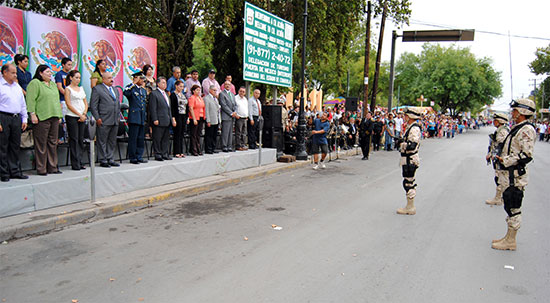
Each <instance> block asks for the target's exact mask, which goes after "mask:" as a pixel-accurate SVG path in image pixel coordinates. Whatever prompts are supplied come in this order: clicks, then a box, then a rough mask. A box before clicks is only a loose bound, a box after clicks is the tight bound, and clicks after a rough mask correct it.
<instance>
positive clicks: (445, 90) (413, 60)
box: [396, 43, 502, 115]
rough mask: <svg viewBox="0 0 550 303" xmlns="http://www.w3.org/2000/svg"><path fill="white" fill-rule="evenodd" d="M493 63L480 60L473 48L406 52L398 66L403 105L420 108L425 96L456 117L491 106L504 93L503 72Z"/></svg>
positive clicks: (426, 48)
mask: <svg viewBox="0 0 550 303" xmlns="http://www.w3.org/2000/svg"><path fill="white" fill-rule="evenodd" d="M491 63H492V62H491V60H490V59H489V58H481V59H476V58H475V56H474V55H473V54H472V53H471V52H470V49H469V48H459V47H456V46H454V45H453V46H451V47H448V48H445V47H442V46H440V45H436V44H429V43H426V44H424V46H423V50H422V53H421V54H420V55H414V54H410V53H405V54H403V55H402V56H401V57H400V58H399V60H398V62H397V64H396V72H397V76H396V84H397V85H399V86H400V87H401V100H404V101H403V102H402V103H406V104H408V105H417V102H416V98H418V97H419V96H420V94H423V95H424V96H426V97H428V98H429V99H431V100H435V101H436V103H437V104H438V106H439V107H440V108H441V110H442V111H446V110H447V109H448V110H449V111H450V113H451V114H452V115H455V114H456V112H457V111H467V110H475V109H477V108H479V107H481V106H483V105H485V104H491V103H492V102H493V99H494V98H497V97H499V96H500V95H501V94H502V84H501V78H500V77H501V75H500V72H497V71H495V70H494V69H493V68H492V66H491Z"/></svg>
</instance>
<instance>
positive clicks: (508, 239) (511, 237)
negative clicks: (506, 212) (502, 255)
mask: <svg viewBox="0 0 550 303" xmlns="http://www.w3.org/2000/svg"><path fill="white" fill-rule="evenodd" d="M517 232H518V231H517V230H514V229H512V228H510V227H508V233H507V234H506V236H505V237H504V239H502V241H499V242H495V243H493V245H491V247H492V248H494V249H499V250H516V247H517V243H516V234H517Z"/></svg>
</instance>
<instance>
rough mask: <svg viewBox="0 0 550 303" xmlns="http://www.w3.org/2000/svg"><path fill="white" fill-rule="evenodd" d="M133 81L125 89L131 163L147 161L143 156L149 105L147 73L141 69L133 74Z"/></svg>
mask: <svg viewBox="0 0 550 303" xmlns="http://www.w3.org/2000/svg"><path fill="white" fill-rule="evenodd" d="M132 77H133V83H132V84H128V85H127V86H126V88H125V89H124V96H126V98H127V99H128V104H129V109H128V158H130V163H132V164H139V163H146V162H147V160H144V159H143V158H142V155H143V151H144V150H145V129H144V124H145V117H146V115H145V109H146V107H147V90H146V89H145V75H144V74H143V73H142V72H141V71H140V72H137V73H134V74H133V75H132Z"/></svg>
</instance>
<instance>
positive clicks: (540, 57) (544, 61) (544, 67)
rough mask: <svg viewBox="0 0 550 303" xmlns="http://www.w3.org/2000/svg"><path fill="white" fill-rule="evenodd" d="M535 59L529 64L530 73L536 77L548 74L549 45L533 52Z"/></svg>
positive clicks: (549, 70)
mask: <svg viewBox="0 0 550 303" xmlns="http://www.w3.org/2000/svg"><path fill="white" fill-rule="evenodd" d="M535 55H536V56H537V58H536V59H535V60H533V61H532V62H531V63H529V68H530V69H531V71H532V72H533V73H535V74H537V75H542V74H547V75H549V74H550V45H549V46H547V47H538V48H537V51H536V52H535Z"/></svg>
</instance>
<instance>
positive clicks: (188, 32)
mask: <svg viewBox="0 0 550 303" xmlns="http://www.w3.org/2000/svg"><path fill="white" fill-rule="evenodd" d="M4 4H5V5H8V6H11V7H15V8H19V9H23V10H27V11H33V12H37V13H41V14H45V15H50V16H54V17H58V18H64V19H69V20H76V21H81V22H84V23H88V24H92V25H96V26H100V27H105V28H110V29H116V30H120V31H126V32H130V33H135V34H138V35H144V36H149V37H152V38H156V39H157V53H158V55H157V63H158V73H159V75H170V74H171V72H170V70H171V68H172V66H173V65H181V66H191V65H192V60H193V52H192V51H191V49H192V42H193V38H194V34H195V26H196V24H197V18H198V14H199V11H200V10H201V9H202V8H203V5H204V4H203V0H198V1H197V0H151V1H141V0H121V1H108V0H85V1H83V0H64V1H57V0H6V1H5V2H4Z"/></svg>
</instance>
